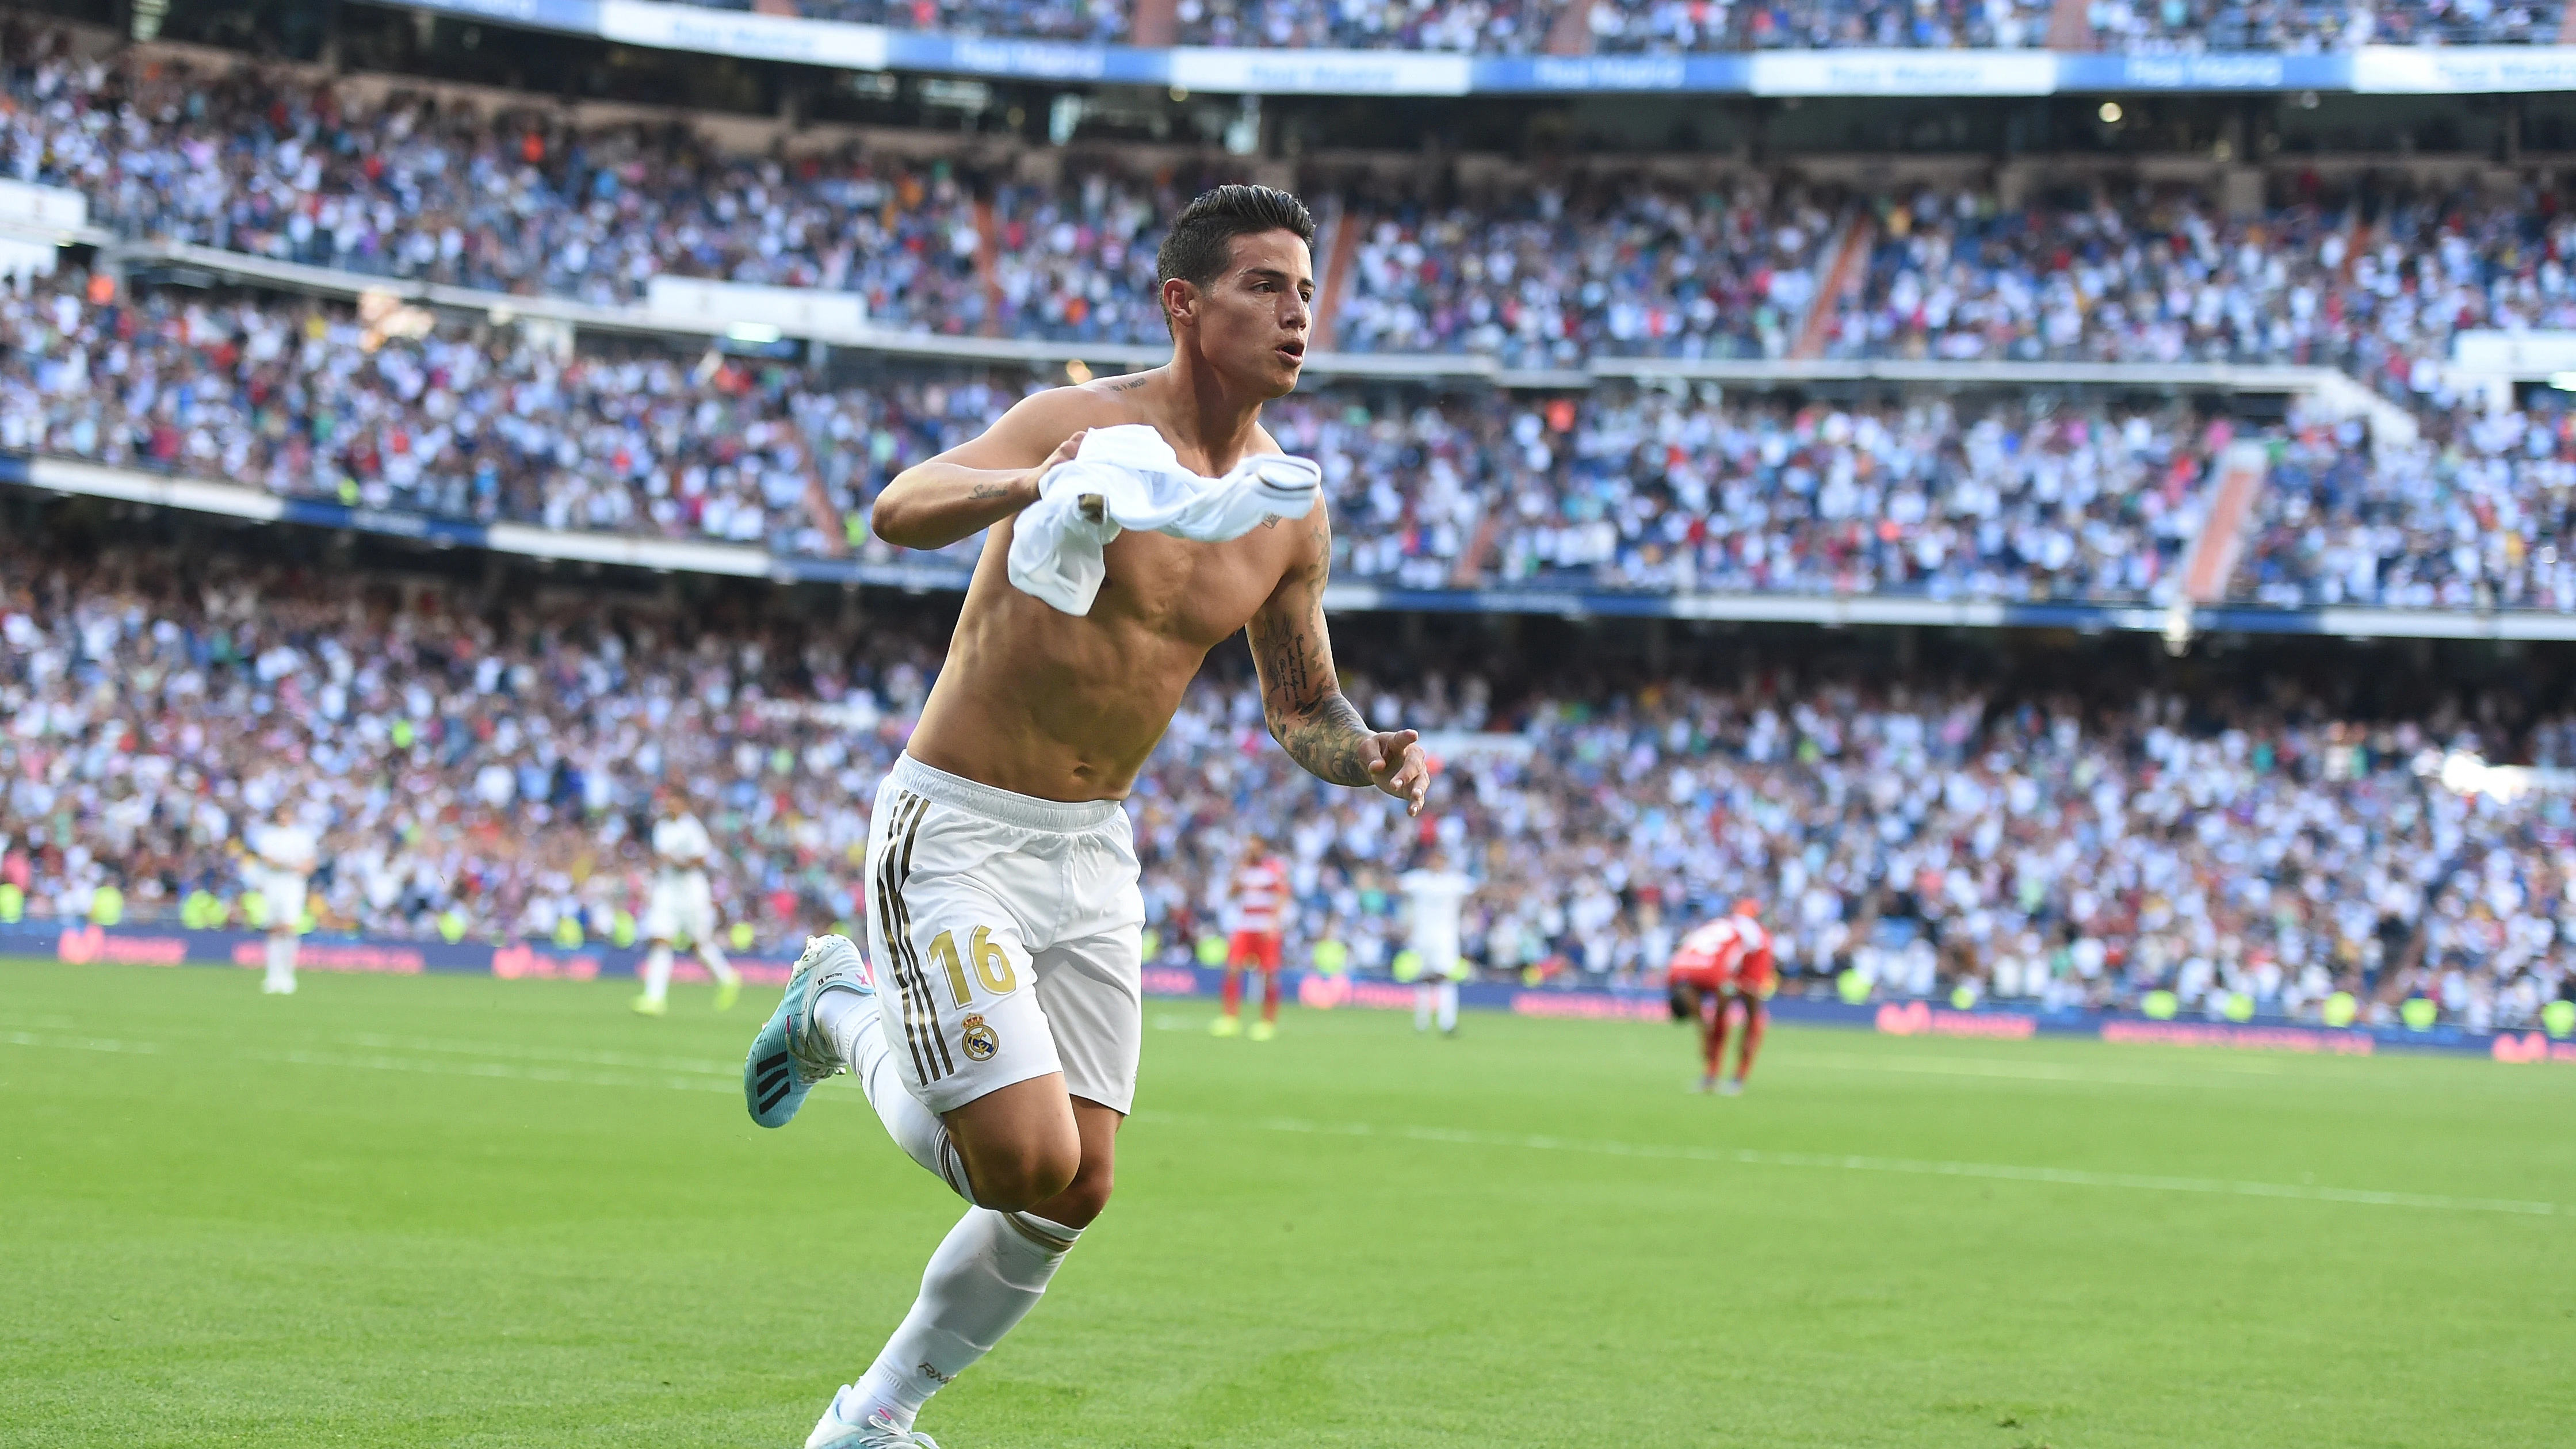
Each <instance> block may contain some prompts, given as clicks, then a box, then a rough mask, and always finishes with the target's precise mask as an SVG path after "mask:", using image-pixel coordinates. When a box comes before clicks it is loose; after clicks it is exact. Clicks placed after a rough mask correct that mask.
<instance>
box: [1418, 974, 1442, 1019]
mask: <svg viewBox="0 0 2576 1449" xmlns="http://www.w3.org/2000/svg"><path fill="white" fill-rule="evenodd" d="M1439 1001H1440V983H1438V982H1436V981H1434V980H1432V979H1431V978H1430V977H1428V976H1425V977H1423V978H1422V979H1421V980H1419V981H1416V982H1414V983H1413V1029H1414V1030H1415V1031H1429V1030H1430V1029H1431V1011H1432V1008H1433V1007H1434V1006H1437V1005H1438V1004H1439Z"/></svg>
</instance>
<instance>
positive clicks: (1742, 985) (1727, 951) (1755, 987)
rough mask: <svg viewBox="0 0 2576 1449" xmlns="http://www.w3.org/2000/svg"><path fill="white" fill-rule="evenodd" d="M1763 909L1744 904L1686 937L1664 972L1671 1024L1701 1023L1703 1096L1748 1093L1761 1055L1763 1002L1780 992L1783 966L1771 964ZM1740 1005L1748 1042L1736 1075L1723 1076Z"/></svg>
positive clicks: (1740, 1050)
mask: <svg viewBox="0 0 2576 1449" xmlns="http://www.w3.org/2000/svg"><path fill="white" fill-rule="evenodd" d="M1761 915H1762V906H1761V903H1760V902H1758V901H1753V900H1740V901H1737V902H1736V903H1735V909H1734V910H1733V911H1731V912H1729V913H1728V914H1727V915H1725V916H1722V917H1720V918H1718V919H1717V920H1714V921H1711V922H1709V923H1708V924H1707V925H1705V926H1702V927H1700V928H1699V929H1698V930H1696V931H1693V932H1691V933H1690V934H1689V935H1687V936H1684V937H1682V942H1681V945H1680V946H1678V947H1676V948H1675V949H1674V951H1673V959H1672V961H1671V963H1670V964H1669V965H1667V966H1666V967H1665V970H1664V979H1665V985H1666V987H1667V989H1668V990H1669V991H1670V992H1671V993H1672V1008H1673V1019H1674V1020H1676V1021H1684V1020H1697V1021H1698V1023H1699V1032H1700V1052H1701V1057H1702V1061H1703V1062H1704V1068H1703V1071H1702V1073H1701V1076H1700V1079H1699V1089H1700V1090H1701V1091H1703V1092H1712V1091H1713V1092H1721V1093H1724V1094H1725V1095H1727V1096H1730V1097H1732V1096H1734V1095H1735V1094H1736V1093H1738V1092H1741V1091H1743V1090H1744V1079H1745V1077H1746V1076H1747V1075H1749V1074H1750V1073H1751V1072H1752V1070H1753V1058H1754V1056H1755V1054H1756V1053H1758V1052H1760V1051H1761V1050H1762V1027H1763V1023H1764V1019H1765V1018H1766V1017H1767V1016H1768V1015H1769V1011H1768V1008H1767V1007H1766V1006H1765V1005H1764V1003H1766V1002H1768V1001H1769V1000H1770V999H1771V995H1772V993H1773V992H1775V991H1778V990H1779V989H1780V967H1779V963H1778V962H1777V961H1776V960H1775V959H1773V956H1772V949H1771V933H1770V932H1769V931H1767V930H1765V929H1763V926H1762V921H1761ZM1739 1005H1740V1006H1741V1007H1742V1009H1743V1012H1744V1041H1743V1044H1742V1045H1741V1046H1740V1047H1738V1048H1737V1050H1736V1061H1735V1075H1734V1076H1732V1077H1721V1075H1720V1073H1721V1072H1722V1070H1723V1069H1724V1066H1725V1061H1726V1037H1727V1023H1728V1017H1729V1015H1730V1014H1731V1013H1732V1011H1733V1010H1734V1009H1735V1008H1736V1007H1738V1006H1739Z"/></svg>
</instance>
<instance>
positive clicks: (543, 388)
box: [0, 273, 2231, 598]
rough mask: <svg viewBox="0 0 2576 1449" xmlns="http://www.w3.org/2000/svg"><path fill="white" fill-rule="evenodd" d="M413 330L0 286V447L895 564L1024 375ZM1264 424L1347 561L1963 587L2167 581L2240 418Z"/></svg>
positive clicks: (1718, 405)
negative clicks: (1312, 473)
mask: <svg viewBox="0 0 2576 1449" xmlns="http://www.w3.org/2000/svg"><path fill="white" fill-rule="evenodd" d="M403 318H404V314H403V313H401V312H400V311H395V312H392V313H384V314H380V315H379V316H378V317H376V318H374V319H372V320H371V319H370V318H368V317H366V316H364V315H362V313H361V312H360V311H359V310H355V309H350V308H346V307H341V306H337V305H335V304H325V303H319V302H313V301H309V300H308V301H302V302H297V303H294V304H291V305H285V306H279V305H274V304H263V303H260V302H258V301H256V300H252V299H248V298H243V297H234V298H231V299H222V300H219V299H215V298H209V297H207V296H206V295H204V294H202V293H198V292H194V291H191V290H188V289H181V288H155V289H148V290H139V289H129V290H127V291H124V292H120V291H119V290H118V289H117V288H116V287H115V286H114V285H113V284H112V283H111V282H109V281H108V280H107V279H105V278H103V277H100V278H90V277H83V276H81V275H78V274H72V273H64V274H62V275H59V276H57V277H55V278H53V279H51V280H49V281H46V282H43V283H39V284H35V285H33V286H31V287H29V288H28V289H27V290H26V291H25V292H24V293H23V294H12V293H0V339H5V341H6V343H7V348H6V351H5V352H0V448H8V449H13V450H26V451H36V452H44V453H50V454H56V455H61V456H68V457H74V458H80V459H85V460H91V461H96V462H101V463H106V464H111V465H130V466H141V467H147V468H153V469H158V470H168V471H175V472H181V473H188V474H194V475H197V476H202V477H207V478H211V479H216V480H220V481H227V482H235V483H244V484H249V485H252V486H257V487H264V488H266V489H267V490H269V491H271V492H274V493H277V494H280V495H283V496H288V497H318V498H322V499H327V500H336V501H340V502H344V503H347V504H350V505H353V506H354V505H363V506H366V507H371V508H403V509H411V510H418V511H422V512H428V513H435V514H442V515H446V516H451V517H460V518H478V519H482V520H486V521H496V520H503V519H508V520H517V521H525V522H531V523H538V524H542V525H544V526H547V527H554V528H580V529H592V530H604V531H612V532H626V533H646V534H658V535H661V536H666V537H675V538H708V539H719V540H730V541H738V542H750V543H757V544H761V545H763V546H765V547H767V548H769V549H770V550H771V551H773V552H777V553H784V554H804V555H809V556H810V555H848V554H852V553H855V554H857V555H858V556H859V557H862V558H866V559H870V560H874V561H884V560H886V559H889V558H891V557H893V554H892V553H891V551H890V550H889V549H888V547H887V546H886V545H884V544H883V543H881V542H879V541H876V540H873V539H871V538H869V537H868V536H867V534H866V525H865V511H866V504H867V503H868V501H869V500H871V499H872V498H873V497H874V495H875V492H876V490H877V489H878V488H880V487H882V486H883V484H884V483H885V482H886V481H887V480H888V479H890V478H891V477H892V476H893V475H894V473H896V472H897V471H900V470H901V469H902V468H904V467H906V466H908V465H910V464H911V463H914V462H917V461H919V460H921V459H923V458H926V457H928V456H930V455H931V454H933V453H936V452H938V451H940V450H941V449H944V448H946V447H949V446H952V445H954V444H955V443H957V442H960V441H963V440H964V439H965V438H966V437H969V436H972V435H973V434H974V433H975V432H977V431H979V430H981V429H982V428H983V427H984V426H985V425H986V424H988V423H989V422H990V421H991V420H992V419H993V418H995V417H996V416H998V415H999V414H1000V413H1001V411H1002V410H1003V409H1004V408H1006V407H1008V406H1009V405H1010V404H1011V403H1013V402H1015V401H1017V400H1018V398H1019V397H1020V396H1021V395H1022V393H1023V392H1024V391H1025V390H1026V389H1027V388H1028V387H1029V386H1031V385H1032V384H1030V383H1029V381H1028V380H1027V379H1026V377H1025V375H1021V374H1002V375H1001V376H1002V377H1003V378H1004V379H1005V380H1002V381H996V380H993V379H992V378H990V377H977V378H957V377H946V378H943V377H942V375H941V374H938V373H919V374H913V375H910V376H908V377H898V378H896V379H895V380H891V381H880V382H878V383H875V384H872V385H865V386H858V385H853V386H842V387H833V386H830V385H828V384H827V383H825V382H823V381H822V380H820V379H818V378H814V377H810V376H809V375H808V374H807V372H806V371H805V370H803V369H800V368H797V367H793V366H788V365H784V364H774V363H761V362H756V361H751V360H746V359H741V358H727V357H724V356H722V355H720V354H715V353H709V354H706V355H705V356H703V357H700V358H696V359H688V358H676V357H673V356H670V355H668V354H665V353H658V352H655V351H653V350H650V349H634V350H628V351H624V352H620V351H617V350H615V349H610V350H607V351H604V352H603V351H595V350H582V351H575V352H571V353H565V352H562V351H559V350H557V349H555V348H553V347H551V346H548V345H546V344H545V343H544V342H543V341H542V339H541V338H539V337H537V336H535V335H532V334H530V333H529V332H527V331H525V330H522V329H517V328H511V327H498V328H496V327H493V326H491V325H489V324H488V323H480V322H478V323H474V324H468V325H459V324H450V325H447V326H445V327H438V326H434V325H431V324H430V322H429V318H428V314H426V313H417V314H412V316H411V321H410V325H409V326H408V327H406V326H405V325H404V322H403ZM389 329H391V330H389ZM406 331H408V332H411V333H413V334H414V335H403V334H404V333H405V332H406ZM1270 427H1271V430H1272V432H1273V434H1274V436H1276V437H1277V438H1278V439H1279V441H1280V444H1281V446H1282V447H1284V448H1286V449H1288V450H1289V451H1291V452H1294V453H1299V454H1303V455H1306V456H1311V457H1313V458H1315V459H1316V460H1317V461H1318V462H1319V463H1320V464H1321V465H1322V466H1323V468H1324V473H1325V480H1326V486H1327V489H1328V490H1329V496H1330V497H1331V499H1332V506H1333V510H1334V518H1335V522H1336V526H1337V530H1338V532H1337V537H1336V540H1335V544H1336V548H1337V549H1338V550H1339V551H1340V553H1339V557H1338V558H1337V559H1336V568H1337V570H1338V571H1339V572H1340V573H1341V575H1342V576H1344V577H1348V578H1358V579H1369V580H1378V581H1386V582H1394V583H1400V584H1403V585H1405V586H1408V587H1417V588H1438V587H1446V586H1450V585H1452V584H1456V583H1494V582H1526V581H1531V580H1540V579H1547V580H1558V581H1574V582H1583V583H1587V584H1591V585H1595V586H1605V587H1615V588H1633V589H1664V590H1670V589H1682V590H1690V589H1725V590H1745V589H1762V590H1772V591H1792V592H1802V593H1867V592H1873V591H1900V592H1909V593H1929V594H1933V595H1937V596H1943V597H1975V598H2031V597H2087V598H2142V597H2147V596H2149V595H2151V594H2154V593H2156V592H2157V586H2158V585H2159V584H2160V583H2162V582H2163V581H2164V580H2166V578H2167V577H2168V575H2169V574H2170V572H2171V570H2172V567H2173V565H2174V564H2175V563H2176V562H2177V561H2178V559H2179V555H2180V553H2181V551H2182V550H2183V549H2184V548H2185V547H2186V546H2187V545H2188V543H2189V541H2190V539H2191V537H2192V536H2193V534H2194V533H2195V532H2196V530H2197V527H2198V523H2199V519H2200V516H2201V510H2202V505H2201V501H2200V500H2201V494H2202V492H2203V490H2204V484H2205V481H2206V474H2207V470H2208V463H2207V460H2208V457H2209V456H2210V455H2211V454H2213V453H2214V452H2215V451H2216V450H2217V449H2218V448H2219V447H2223V446H2224V444H2225V442H2226V441H2227V440H2228V438H2229V436H2230V435H2231V434H2230V430H2229V428H2228V425H2226V424H2225V423H2223V422H2221V423H2218V424H2215V425H2212V426H2210V427H2206V428H2204V427H2202V426H2201V425H2199V424H2197V423H2196V422H2195V420H2194V419H2193V418H2192V416H2191V415H2190V413H2189V410H2188V409H2183V408H2179V407H2166V408H2163V409H2160V410H2143V411H2142V410H2134V409H2114V408H2110V407H2106V406H2103V405H2100V404H2096V403H2087V402H2083V401H2080V400H2075V399H2064V400H2060V399H2053V398H2050V397H2046V396H2041V397H2027V396H2024V397H2016V398H2014V399H2012V400H1997V399H1995V398H1993V397H1987V398H1983V399H1978V398H1963V399H1933V400H1924V401H1915V402H1910V403H1877V404H1872V403H1830V402H1821V401H1820V402H1814V403H1799V402H1797V401H1795V400H1783V399H1766V398H1763V397H1760V396H1758V395H1756V396H1752V397H1749V398H1742V397H1739V398H1730V397H1728V396H1727V395H1725V394H1723V393H1721V392H1720V391H1718V390H1717V389H1715V388H1710V387H1703V388H1702V389H1700V390H1699V391H1698V392H1696V393H1678V394H1677V393H1669V392H1661V391H1654V390H1638V389H1633V388H1621V387H1604V388H1600V389H1595V390H1592V391H1589V392H1586V393H1583V394H1579V395H1567V396H1557V397H1525V396H1520V395H1514V394H1507V393H1502V392H1498V391H1493V390H1478V391H1474V392H1470V393H1465V394H1459V395H1454V396H1450V397H1445V398H1435V397H1426V396H1423V395H1420V394H1418V393H1414V392H1410V391H1408V390H1402V389H1384V388H1381V389H1378V390H1375V391H1371V390H1367V389H1361V388H1357V387H1344V388H1334V389H1326V390H1320V391H1316V392H1307V393H1299V394H1296V395H1294V396H1292V397H1291V398H1289V399H1287V400H1285V401H1283V402H1281V403H1279V404H1277V405H1275V406H1274V408H1273V409H1272V411H1271V414H1270ZM953 553H954V556H955V557H957V558H958V559H960V560H964V559H970V558H971V556H972V546H971V545H963V546H960V547H959V548H958V549H956V550H954V551H953Z"/></svg>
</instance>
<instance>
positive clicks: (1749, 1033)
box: [1735, 996, 1771, 1092]
mask: <svg viewBox="0 0 2576 1449" xmlns="http://www.w3.org/2000/svg"><path fill="white" fill-rule="evenodd" d="M1770 1016H1771V1011H1770V1008H1768V1007H1766V1006H1764V1005H1763V1004H1762V1002H1761V1001H1760V999H1758V998H1756V997H1751V996H1748V997H1746V998H1744V1044H1743V1045H1742V1046H1740V1047H1738V1048H1736V1056H1735V1090H1737V1091H1739V1092H1741V1091H1743V1090H1744V1079H1745V1078H1746V1077H1749V1076H1751V1075H1753V1058H1754V1055H1755V1054H1756V1053H1758V1052H1760V1051H1761V1050H1762V1027H1763V1023H1764V1022H1766V1021H1768V1020H1769V1019H1770Z"/></svg>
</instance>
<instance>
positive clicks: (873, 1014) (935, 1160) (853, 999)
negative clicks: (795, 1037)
mask: <svg viewBox="0 0 2576 1449" xmlns="http://www.w3.org/2000/svg"><path fill="white" fill-rule="evenodd" d="M882 1000H883V998H882V997H877V996H862V995H860V994H859V993H857V992H855V991H826V992H824V993H823V995H822V997H821V999H820V1000H818V1001H816V1002H815V1003H814V1019H815V1021H817V1022H819V1023H820V1024H821V1025H822V1028H823V1030H824V1032H825V1033H826V1034H828V1035H829V1036H830V1037H831V1038H832V1050H833V1052H834V1053H835V1054H837V1055H838V1056H839V1057H840V1059H841V1060H842V1061H844V1062H847V1063H849V1066H850V1075H852V1076H854V1077H856V1078H858V1079H859V1090H861V1091H863V1092H865V1093H867V1094H868V1105H869V1106H871V1107H874V1108H876V1109H877V1119H878V1120H879V1121H881V1122H883V1123H885V1129H886V1135H888V1136H890V1137H892V1138H893V1139H894V1145H895V1146H897V1147H900V1148H902V1149H903V1150H904V1155H905V1156H907V1157H910V1158H911V1159H912V1160H913V1161H915V1162H918V1163H920V1164H921V1165H922V1166H923V1167H925V1168H927V1169H929V1170H930V1173H931V1175H933V1176H935V1177H937V1178H938V1179H939V1180H940V1181H941V1182H944V1183H946V1184H948V1187H949V1190H950V1191H952V1192H954V1193H956V1194H957V1195H958V1196H959V1197H962V1198H964V1199H966V1200H967V1201H968V1202H973V1201H974V1200H975V1194H974V1193H973V1192H972V1191H970V1190H968V1188H967V1186H966V1159H964V1158H963V1157H960V1156H958V1155H957V1144H956V1143H955V1142H953V1141H951V1140H950V1139H949V1136H948V1124H947V1123H945V1122H942V1121H940V1120H939V1114H938V1113H936V1112H933V1111H931V1110H930V1109H929V1108H928V1107H925V1106H923V1105H922V1104H921V1099H920V1098H918V1097H916V1096H914V1095H913V1094H912V1089H911V1088H910V1087H908V1086H905V1085H904V1080H903V1068H902V1067H900V1066H897V1065H896V1064H895V1059H894V1048H892V1047H890V1046H888V1045H886V1039H885V1031H884V1030H883V1028H881V1027H880V1026H879V1025H878V1020H877V1018H878V1015H879V1012H878V1005H879V1003H880V1002H881V1001H882Z"/></svg>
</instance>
